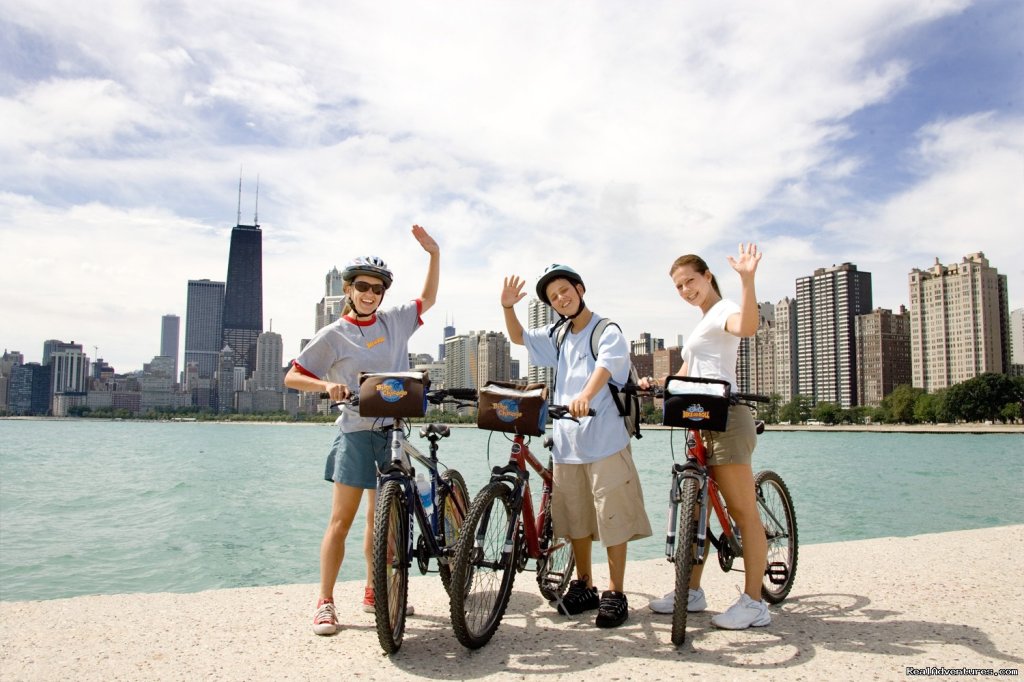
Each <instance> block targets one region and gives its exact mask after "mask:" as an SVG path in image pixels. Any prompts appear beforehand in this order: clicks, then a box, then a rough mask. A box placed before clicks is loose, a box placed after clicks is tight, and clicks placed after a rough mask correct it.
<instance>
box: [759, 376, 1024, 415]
mask: <svg viewBox="0 0 1024 682" xmlns="http://www.w3.org/2000/svg"><path fill="white" fill-rule="evenodd" d="M771 398H772V400H771V402H770V403H768V405H767V406H762V407H761V408H760V409H759V410H758V417H759V418H760V419H763V420H764V421H765V422H766V423H768V424H777V423H779V422H789V423H791V424H800V423H805V422H807V421H811V420H815V421H819V422H821V423H822V424H865V423H868V422H871V423H876V424H939V423H947V424H948V423H955V422H985V421H988V422H993V423H995V422H1000V423H1003V424H1006V423H1014V422H1019V421H1021V418H1022V416H1024V377H1011V376H1007V375H1005V374H996V373H994V372H988V373H985V374H980V375H978V376H976V377H974V378H972V379H968V380H967V381H963V382H961V383H959V384H955V385H953V386H950V387H949V388H946V389H943V390H940V391H936V392H934V393H926V392H925V391H924V389H921V388H914V387H913V386H910V385H907V384H904V385H902V386H897V387H896V388H895V389H894V390H893V392H892V393H890V394H889V395H887V396H886V397H885V398H883V399H882V404H881V405H879V406H878V407H863V406H858V407H852V408H849V409H843V408H842V407H841V406H839V405H837V404H836V403H829V402H821V403H818V404H817V405H814V404H813V401H812V400H811V398H809V397H807V396H803V395H795V396H793V399H792V400H790V401H789V402H788V403H785V404H782V400H781V398H780V397H779V396H778V395H777V394H776V395H773V396H771Z"/></svg>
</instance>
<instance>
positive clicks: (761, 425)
mask: <svg viewBox="0 0 1024 682" xmlns="http://www.w3.org/2000/svg"><path fill="white" fill-rule="evenodd" d="M754 428H755V429H757V435H761V434H762V433H764V422H763V421H761V420H760V419H757V420H755V421H754Z"/></svg>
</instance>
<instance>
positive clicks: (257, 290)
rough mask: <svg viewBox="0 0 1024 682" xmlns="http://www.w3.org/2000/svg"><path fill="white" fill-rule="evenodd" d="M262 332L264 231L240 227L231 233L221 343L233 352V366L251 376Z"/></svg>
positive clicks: (253, 226)
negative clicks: (229, 347) (242, 368)
mask: <svg viewBox="0 0 1024 682" xmlns="http://www.w3.org/2000/svg"><path fill="white" fill-rule="evenodd" d="M253 222H255V221H253ZM262 332H263V232H261V231H260V226H259V225H241V224H239V225H235V227H234V228H233V229H232V230H231V250H230V253H229V254H228V278H227V284H226V287H225V289H224V321H223V337H222V341H223V343H224V344H225V345H228V346H231V348H232V350H234V351H235V366H237V367H245V368H246V371H247V372H248V373H249V375H250V376H251V375H252V372H253V371H254V370H255V369H256V339H257V338H258V337H259V335H260V334H261V333H262Z"/></svg>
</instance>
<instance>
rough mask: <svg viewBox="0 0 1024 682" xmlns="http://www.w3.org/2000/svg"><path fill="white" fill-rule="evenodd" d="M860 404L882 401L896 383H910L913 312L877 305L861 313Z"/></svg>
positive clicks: (858, 380) (858, 348) (859, 339)
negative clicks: (893, 309) (895, 310)
mask: <svg viewBox="0 0 1024 682" xmlns="http://www.w3.org/2000/svg"><path fill="white" fill-rule="evenodd" d="M856 336H857V404H858V405H872V406H874V405H881V404H882V398H884V397H885V396H887V395H889V394H890V393H892V392H893V389H895V388H896V387H897V386H900V385H902V384H909V383H910V381H911V371H910V313H909V312H907V309H906V308H905V307H904V306H900V310H899V312H898V313H893V311H891V310H886V309H885V308H875V309H874V310H872V311H871V312H870V313H865V314H864V315H858V316H857V321H856Z"/></svg>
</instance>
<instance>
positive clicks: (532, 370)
mask: <svg viewBox="0 0 1024 682" xmlns="http://www.w3.org/2000/svg"><path fill="white" fill-rule="evenodd" d="M554 322H555V311H554V310H552V309H551V306H549V305H548V304H546V303H544V302H543V301H541V300H540V299H538V298H531V299H530V302H529V304H527V313H526V328H527V329H536V328H538V327H547V326H548V325H549V324H554ZM526 380H527V381H528V382H529V383H531V384H537V383H542V384H547V386H548V390H549V392H550V391H554V388H555V387H554V381H555V370H554V368H553V367H537V366H536V365H532V364H528V365H527V366H526Z"/></svg>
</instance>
